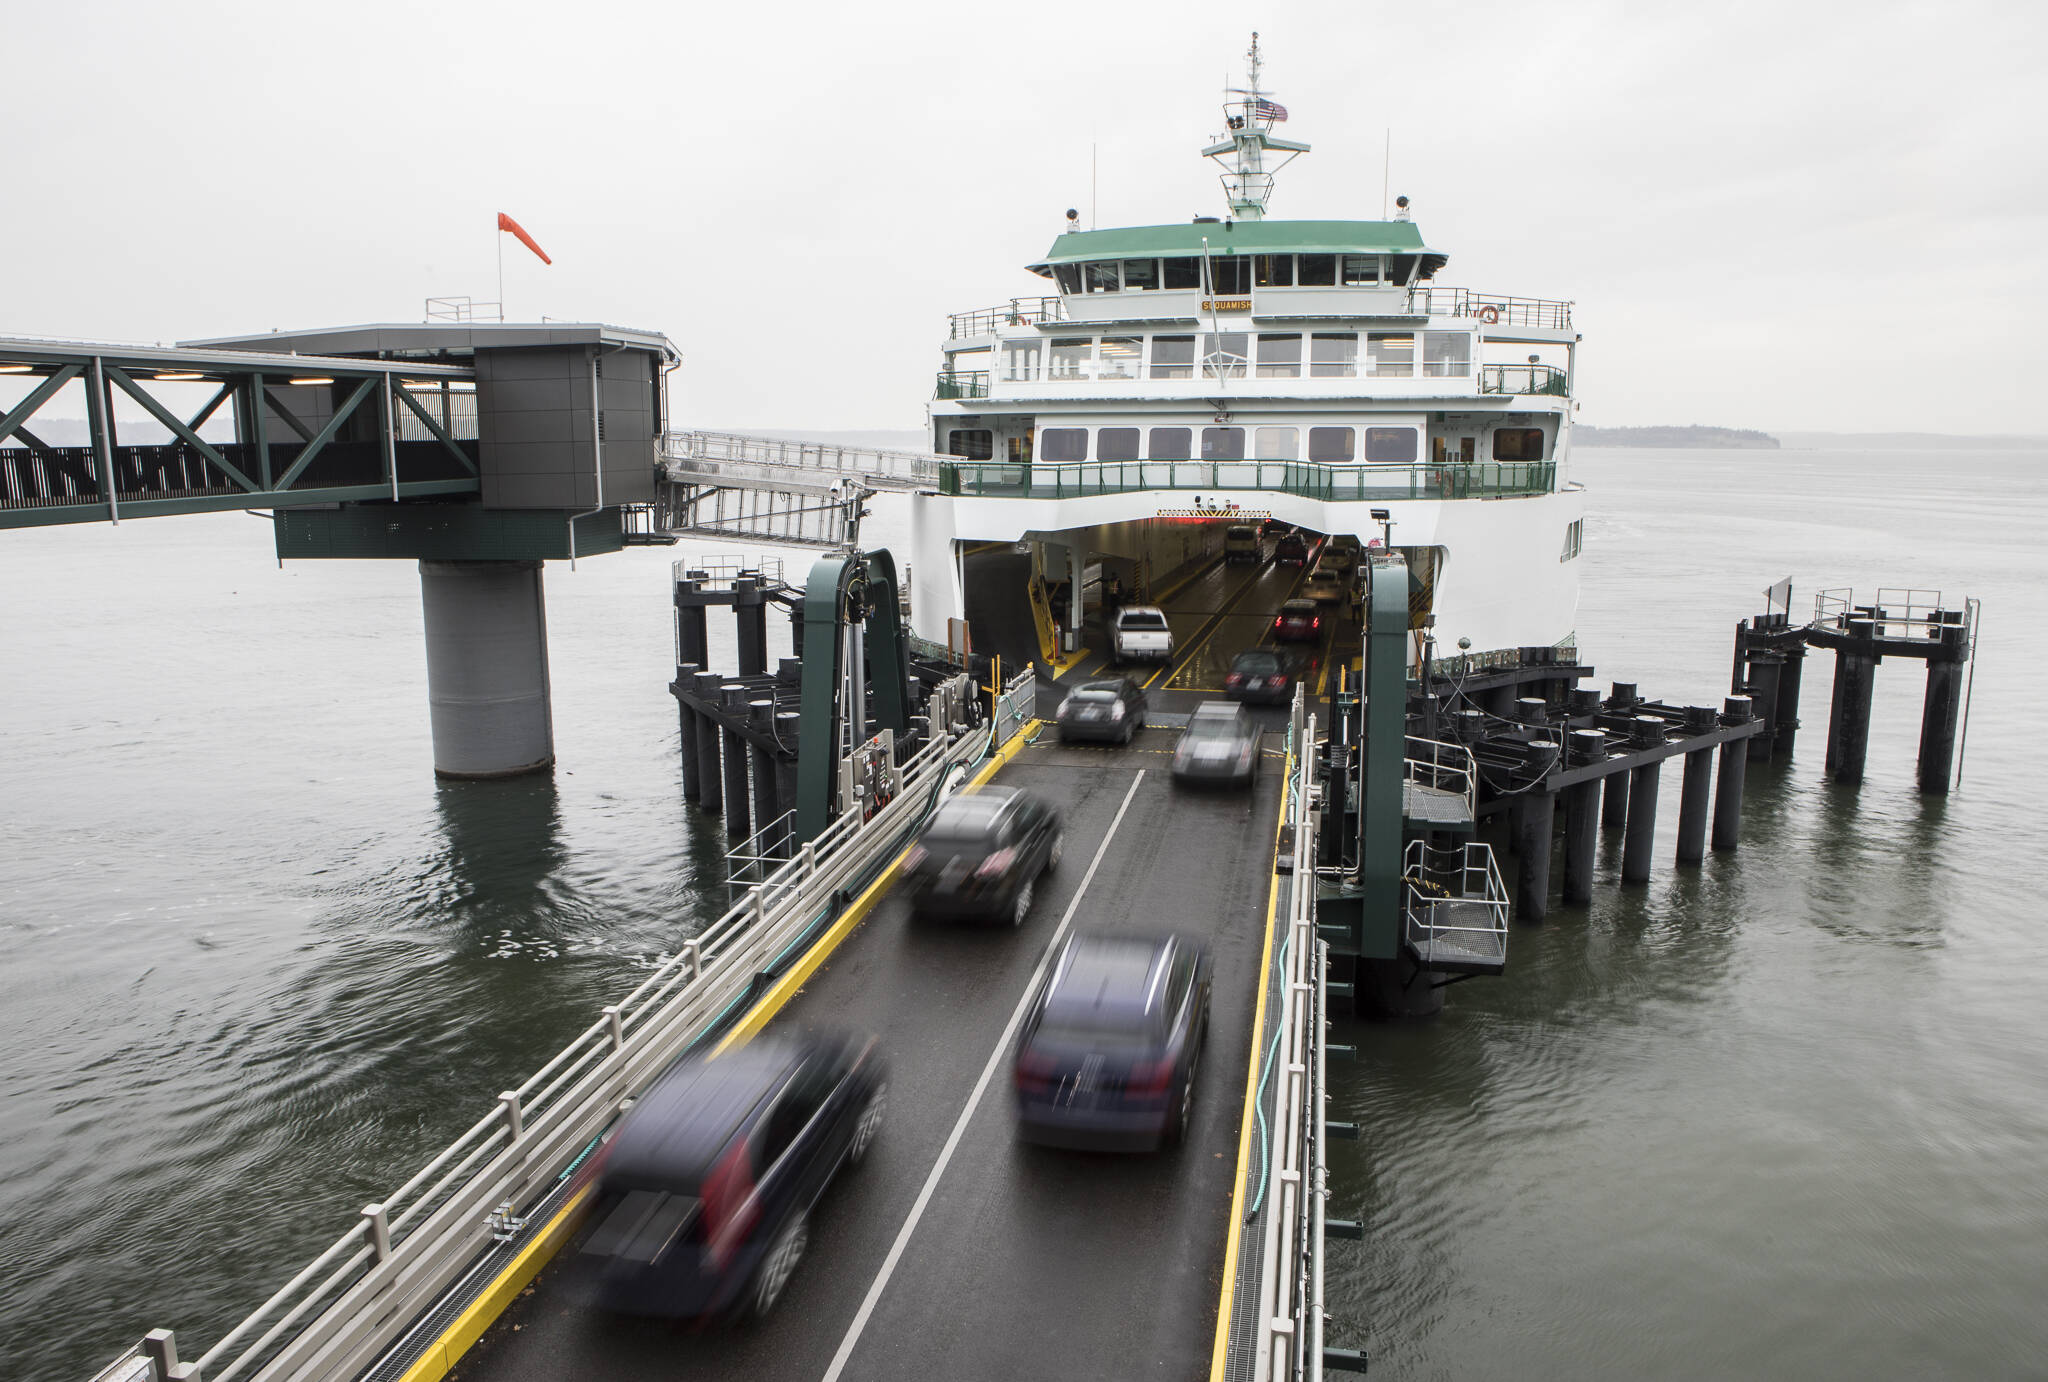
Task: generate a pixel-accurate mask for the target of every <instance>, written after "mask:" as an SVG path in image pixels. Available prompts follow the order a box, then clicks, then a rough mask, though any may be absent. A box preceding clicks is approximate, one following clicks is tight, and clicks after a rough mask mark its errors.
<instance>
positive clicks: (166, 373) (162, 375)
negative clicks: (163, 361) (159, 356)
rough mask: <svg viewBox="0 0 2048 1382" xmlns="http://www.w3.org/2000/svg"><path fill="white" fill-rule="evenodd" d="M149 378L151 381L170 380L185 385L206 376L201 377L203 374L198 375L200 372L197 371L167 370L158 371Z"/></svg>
mask: <svg viewBox="0 0 2048 1382" xmlns="http://www.w3.org/2000/svg"><path fill="white" fill-rule="evenodd" d="M150 378H152V379H166V380H171V381H174V382H175V381H184V382H187V383H189V382H191V381H192V380H194V379H204V378H206V376H205V375H203V374H201V373H200V372H199V371H198V370H192V369H167V370H159V371H158V372H157V373H155V374H153V375H151V376H150Z"/></svg>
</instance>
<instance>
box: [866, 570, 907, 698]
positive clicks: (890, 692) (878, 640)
mask: <svg viewBox="0 0 2048 1382" xmlns="http://www.w3.org/2000/svg"><path fill="white" fill-rule="evenodd" d="M867 573H868V586H867V607H868V615H867V623H868V632H867V637H866V638H865V639H864V640H863V646H865V647H866V649H867V659H868V679H869V683H870V684H871V685H872V686H873V687H874V688H875V727H876V728H877V729H888V730H894V731H895V732H896V734H897V736H898V737H899V738H900V737H901V736H902V735H903V734H904V733H906V732H907V731H908V730H909V729H910V685H909V683H910V654H909V649H908V647H907V645H906V643H905V640H904V636H903V601H902V599H901V598H900V597H899V596H898V595H897V592H896V558H894V557H893V556H891V555H889V553H888V551H887V550H886V549H884V550H882V551H879V552H870V553H868V560H867Z"/></svg>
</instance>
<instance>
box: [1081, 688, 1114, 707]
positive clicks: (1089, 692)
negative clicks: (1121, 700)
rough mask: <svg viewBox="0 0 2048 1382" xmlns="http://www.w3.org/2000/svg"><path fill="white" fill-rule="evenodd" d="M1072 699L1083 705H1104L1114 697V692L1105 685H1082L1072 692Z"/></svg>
mask: <svg viewBox="0 0 2048 1382" xmlns="http://www.w3.org/2000/svg"><path fill="white" fill-rule="evenodd" d="M1074 699H1075V700H1077V701H1080V702H1082V703H1083V704H1085V705H1106V704H1108V703H1109V702H1110V701H1113V700H1115V699H1116V692H1114V691H1112V690H1110V689H1109V688H1108V687H1106V686H1084V687H1082V688H1081V689H1080V690H1079V691H1076V692H1075V693H1074Z"/></svg>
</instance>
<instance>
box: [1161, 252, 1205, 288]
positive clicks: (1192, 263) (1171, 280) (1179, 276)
mask: <svg viewBox="0 0 2048 1382" xmlns="http://www.w3.org/2000/svg"><path fill="white" fill-rule="evenodd" d="M1159 268H1160V273H1159V277H1160V280H1161V282H1162V283H1163V284H1164V285H1165V286H1166V287H1167V288H1170V289H1181V290H1187V289H1198V288H1200V287H1201V286H1202V261H1201V260H1199V259H1193V258H1188V259H1162V260H1160V261H1159Z"/></svg>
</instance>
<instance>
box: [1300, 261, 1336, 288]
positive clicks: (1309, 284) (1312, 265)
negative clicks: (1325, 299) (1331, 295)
mask: <svg viewBox="0 0 2048 1382" xmlns="http://www.w3.org/2000/svg"><path fill="white" fill-rule="evenodd" d="M1294 281H1295V282H1296V283H1297V284H1299V285H1300V286H1301V287H1304V288H1332V287H1335V286H1336V283H1337V256H1336V255H1334V254H1304V255H1299V256H1297V257H1296V258H1295V261H1294Z"/></svg>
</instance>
